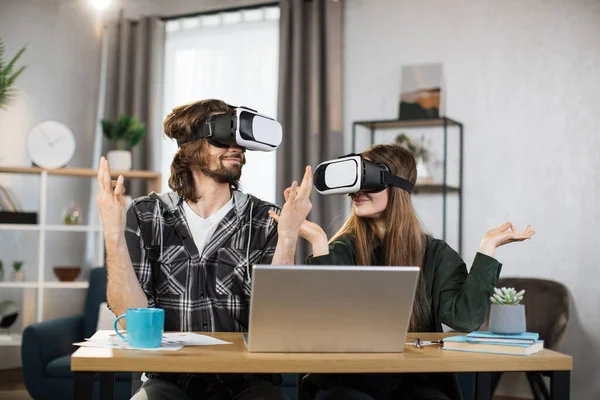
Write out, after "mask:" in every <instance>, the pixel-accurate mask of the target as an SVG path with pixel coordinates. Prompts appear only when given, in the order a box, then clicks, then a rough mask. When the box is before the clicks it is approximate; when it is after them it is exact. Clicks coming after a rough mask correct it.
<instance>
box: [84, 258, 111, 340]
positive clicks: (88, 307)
mask: <svg viewBox="0 0 600 400" xmlns="http://www.w3.org/2000/svg"><path fill="white" fill-rule="evenodd" d="M105 301H106V267H99V268H92V271H91V273H90V284H89V287H88V291H87V294H86V299H85V310H84V313H83V335H84V336H83V337H86V338H89V337H92V335H93V334H94V333H96V326H97V325H98V313H99V312H100V304H102V303H104V302H105Z"/></svg>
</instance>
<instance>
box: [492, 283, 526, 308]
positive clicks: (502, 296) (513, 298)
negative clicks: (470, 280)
mask: <svg viewBox="0 0 600 400" xmlns="http://www.w3.org/2000/svg"><path fill="white" fill-rule="evenodd" d="M524 293H525V291H524V290H521V291H520V292H517V291H516V290H515V289H514V288H505V287H503V288H500V289H498V288H494V295H493V296H492V297H490V300H491V301H492V303H493V304H497V305H499V306H517V305H519V302H520V301H521V300H523V294H524Z"/></svg>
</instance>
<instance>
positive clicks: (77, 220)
mask: <svg viewBox="0 0 600 400" xmlns="http://www.w3.org/2000/svg"><path fill="white" fill-rule="evenodd" d="M62 219H63V222H64V223H65V225H81V223H82V222H83V221H82V212H81V207H79V205H77V203H75V202H71V204H69V206H68V207H65V208H64V209H63V212H62Z"/></svg>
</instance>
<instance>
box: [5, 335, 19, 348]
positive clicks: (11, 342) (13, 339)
mask: <svg viewBox="0 0 600 400" xmlns="http://www.w3.org/2000/svg"><path fill="white" fill-rule="evenodd" d="M6 336H8V337H9V338H7V337H6ZM6 336H5V335H0V347H2V346H20V345H21V339H22V337H21V335H6Z"/></svg>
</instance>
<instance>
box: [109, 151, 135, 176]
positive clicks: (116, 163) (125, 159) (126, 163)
mask: <svg viewBox="0 0 600 400" xmlns="http://www.w3.org/2000/svg"><path fill="white" fill-rule="evenodd" d="M106 159H107V160H108V165H109V167H110V169H111V170H114V171H131V152H130V151H128V150H111V151H109V152H108V153H107V154H106Z"/></svg>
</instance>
